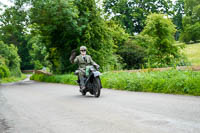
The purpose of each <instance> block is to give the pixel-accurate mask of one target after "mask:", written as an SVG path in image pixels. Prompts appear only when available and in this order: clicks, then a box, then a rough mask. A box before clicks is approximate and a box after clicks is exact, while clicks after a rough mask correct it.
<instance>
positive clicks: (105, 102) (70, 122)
mask: <svg viewBox="0 0 200 133" xmlns="http://www.w3.org/2000/svg"><path fill="white" fill-rule="evenodd" d="M0 133H200V97H193V96H179V95H166V94H154V93H138V92H127V91H115V90H109V89H102V95H101V97H100V98H94V97H93V96H90V95H89V94H87V96H81V95H80V93H79V89H78V87H77V86H72V85H64V84H53V83H40V82H34V81H28V80H26V81H24V82H20V83H16V84H4V85H0Z"/></svg>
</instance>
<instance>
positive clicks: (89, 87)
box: [75, 66, 102, 97]
mask: <svg viewBox="0 0 200 133" xmlns="http://www.w3.org/2000/svg"><path fill="white" fill-rule="evenodd" d="M75 74H76V75H78V71H76V72H75ZM100 75H101V73H100V72H99V70H98V69H96V68H95V67H94V66H87V67H86V74H85V77H84V82H85V89H84V90H82V91H80V92H81V93H82V95H83V96H85V95H86V93H87V92H90V94H91V95H94V96H95V97H99V96H100V94H101V88H102V85H101V80H100ZM77 82H78V84H79V86H81V85H80V80H79V78H78V81H77Z"/></svg>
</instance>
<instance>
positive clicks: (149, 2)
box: [104, 0, 173, 34]
mask: <svg viewBox="0 0 200 133" xmlns="http://www.w3.org/2000/svg"><path fill="white" fill-rule="evenodd" d="M171 7H172V1H171V0H104V8H105V9H104V10H105V12H106V13H108V14H109V15H111V14H114V16H113V15H112V19H113V20H116V21H118V22H119V23H120V24H121V25H122V26H123V27H125V28H126V31H127V32H128V33H130V34H133V33H135V32H137V33H139V32H141V31H142V30H143V28H144V26H145V20H146V18H147V16H148V15H149V14H150V13H166V14H168V15H172V14H173V12H172V11H170V8H171Z"/></svg>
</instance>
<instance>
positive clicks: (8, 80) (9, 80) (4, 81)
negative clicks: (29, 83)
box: [0, 74, 27, 83]
mask: <svg viewBox="0 0 200 133" xmlns="http://www.w3.org/2000/svg"><path fill="white" fill-rule="evenodd" d="M26 77H27V76H26V75H25V74H22V76H21V77H13V76H12V77H7V78H3V79H1V81H0V83H10V82H17V81H20V80H24V79H25V78H26Z"/></svg>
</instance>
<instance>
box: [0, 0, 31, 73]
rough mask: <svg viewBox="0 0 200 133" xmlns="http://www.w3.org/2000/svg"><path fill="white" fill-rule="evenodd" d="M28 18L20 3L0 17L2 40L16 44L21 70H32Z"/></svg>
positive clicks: (0, 35) (0, 37)
mask: <svg viewBox="0 0 200 133" xmlns="http://www.w3.org/2000/svg"><path fill="white" fill-rule="evenodd" d="M27 25H28V17H27V12H26V11H25V10H24V9H23V6H22V5H21V2H20V1H16V2H15V6H12V7H10V8H6V9H5V11H4V12H3V14H2V15H1V16H0V40H2V41H3V42H5V43H6V44H14V45H15V46H16V47H17V48H18V54H19V55H20V57H21V59H22V62H21V69H31V68H32V67H33V66H32V65H31V63H30V61H31V58H30V55H29V52H28V49H29V48H28V47H27V40H26V37H25V36H26V33H27V30H26V29H27Z"/></svg>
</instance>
